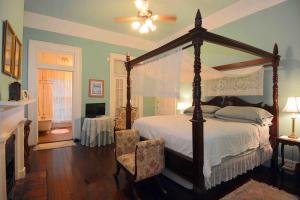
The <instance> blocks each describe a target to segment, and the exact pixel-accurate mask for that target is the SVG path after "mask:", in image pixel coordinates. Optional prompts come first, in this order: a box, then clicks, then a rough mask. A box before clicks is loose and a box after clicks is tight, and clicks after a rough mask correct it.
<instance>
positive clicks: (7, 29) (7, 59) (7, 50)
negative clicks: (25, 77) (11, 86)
mask: <svg viewBox="0 0 300 200" xmlns="http://www.w3.org/2000/svg"><path fill="white" fill-rule="evenodd" d="M14 37H15V33H14V31H13V29H12V27H11V25H10V24H9V22H8V21H7V20H6V21H5V22H4V31H3V52H2V72H3V73H4V74H6V75H8V76H11V75H12V73H13V61H14V59H13V52H14Z"/></svg>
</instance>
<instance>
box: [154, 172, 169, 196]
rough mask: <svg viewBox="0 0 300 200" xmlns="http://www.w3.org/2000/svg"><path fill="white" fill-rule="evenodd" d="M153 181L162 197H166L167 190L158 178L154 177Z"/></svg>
mask: <svg viewBox="0 0 300 200" xmlns="http://www.w3.org/2000/svg"><path fill="white" fill-rule="evenodd" d="M154 181H155V184H156V186H157V187H158V189H159V190H160V192H161V193H162V194H163V195H167V190H166V189H165V188H164V187H163V186H162V184H161V181H160V180H159V177H158V176H155V177H154Z"/></svg>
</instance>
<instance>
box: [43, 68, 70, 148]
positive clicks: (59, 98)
mask: <svg viewBox="0 0 300 200" xmlns="http://www.w3.org/2000/svg"><path fill="white" fill-rule="evenodd" d="M71 139H73V137H72V72H69V71H58V70H49V69H39V70H38V143H39V144H41V143H50V142H59V141H65V140H71Z"/></svg>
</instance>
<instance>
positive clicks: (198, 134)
mask: <svg viewBox="0 0 300 200" xmlns="http://www.w3.org/2000/svg"><path fill="white" fill-rule="evenodd" d="M201 26H202V18H201V14H200V10H198V11H197V14H196V18H195V29H193V30H191V31H197V30H199V29H202V27H201ZM192 42H193V46H194V55H195V60H194V81H193V104H194V106H195V109H194V113H193V118H192V120H191V122H192V131H193V187H194V191H195V192H196V193H198V194H199V193H200V191H201V190H203V189H204V176H203V158H204V142H203V123H204V120H203V114H202V110H201V105H200V104H201V76H200V73H201V60H200V48H201V46H202V44H203V38H202V37H201V35H199V36H198V37H195V38H194V39H193V41H192Z"/></svg>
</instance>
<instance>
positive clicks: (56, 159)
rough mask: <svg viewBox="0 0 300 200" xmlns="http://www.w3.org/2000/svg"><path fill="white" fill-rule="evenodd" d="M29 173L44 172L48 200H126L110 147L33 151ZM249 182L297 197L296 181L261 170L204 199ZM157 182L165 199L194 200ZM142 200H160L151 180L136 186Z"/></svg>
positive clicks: (172, 185) (188, 193)
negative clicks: (279, 188)
mask: <svg viewBox="0 0 300 200" xmlns="http://www.w3.org/2000/svg"><path fill="white" fill-rule="evenodd" d="M27 170H28V172H38V171H47V190H48V199H49V200H69V199H70V200H71V199H72V200H77V199H78V200H85V199H86V200H89V199H91V200H96V199H99V200H102V199H103V200H117V199H118V200H122V199H129V194H128V193H129V192H128V190H127V189H126V181H125V176H124V173H123V172H121V173H120V190H118V189H117V188H116V184H115V180H114V178H113V175H112V174H113V173H114V172H115V162H114V152H113V148H112V146H109V147H101V148H99V147H98V148H97V147H96V148H89V147H83V146H80V145H78V146H74V147H66V148H59V149H52V150H43V151H33V152H31V155H30V159H29V167H28V169H27ZM250 178H252V179H255V180H258V181H261V182H265V183H268V184H270V185H273V186H276V187H281V188H283V189H285V190H286V191H288V192H290V193H293V194H297V195H300V190H299V183H298V182H299V181H297V179H296V177H294V176H290V175H285V176H284V179H283V180H284V181H283V182H282V181H281V179H280V176H279V174H278V173H277V172H275V171H272V170H270V169H269V168H266V167H260V168H257V169H256V170H254V171H253V172H252V173H248V174H247V175H243V176H240V177H238V178H237V179H235V180H234V181H229V182H227V183H226V184H222V185H221V186H218V187H215V188H214V189H212V190H209V191H208V192H206V195H205V198H204V199H209V200H214V199H219V198H221V197H223V196H224V195H226V194H228V193H229V192H231V191H233V190H234V189H236V188H237V187H239V186H240V185H242V184H243V183H246V182H247V181H249V180H250ZM160 179H161V180H162V183H163V185H164V187H165V188H166V189H167V191H168V195H167V197H166V198H165V199H172V200H177V199H178V200H182V199H184V200H189V199H196V198H195V197H194V195H193V193H192V192H191V191H188V190H186V189H184V188H183V187H181V186H179V185H177V184H176V183H174V182H172V181H170V180H169V179H167V178H165V177H163V176H161V177H160ZM137 189H138V193H139V194H140V196H141V197H142V199H155V200H156V199H163V197H162V196H161V194H160V193H159V191H158V189H156V187H155V184H153V183H152V181H151V180H147V181H144V182H142V183H140V184H138V185H137Z"/></svg>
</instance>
